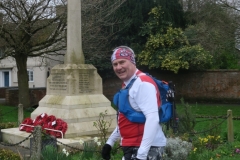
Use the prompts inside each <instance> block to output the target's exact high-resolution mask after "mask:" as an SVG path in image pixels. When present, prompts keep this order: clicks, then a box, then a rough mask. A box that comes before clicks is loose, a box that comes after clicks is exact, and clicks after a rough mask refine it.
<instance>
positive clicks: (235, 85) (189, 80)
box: [103, 70, 240, 103]
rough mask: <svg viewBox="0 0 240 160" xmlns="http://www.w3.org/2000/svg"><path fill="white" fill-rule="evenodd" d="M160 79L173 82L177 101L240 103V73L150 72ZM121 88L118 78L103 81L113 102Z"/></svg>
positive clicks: (222, 71)
mask: <svg viewBox="0 0 240 160" xmlns="http://www.w3.org/2000/svg"><path fill="white" fill-rule="evenodd" d="M149 73H150V74H151V75H152V76H154V77H157V78H158V79H162V80H166V81H173V83H174V84H175V89H176V99H177V101H180V99H181V98H184V100H185V101H186V102H199V103H201V102H203V103H240V71H237V70H212V71H211V70H209V71H204V72H181V73H179V74H174V73H171V72H164V71H149ZM120 87H121V81H120V80H118V78H109V79H106V80H104V81H103V92H104V95H105V96H106V97H107V98H108V99H110V100H112V97H113V95H114V93H115V92H116V91H118V90H119V89H120Z"/></svg>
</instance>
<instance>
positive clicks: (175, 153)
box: [164, 137, 192, 160]
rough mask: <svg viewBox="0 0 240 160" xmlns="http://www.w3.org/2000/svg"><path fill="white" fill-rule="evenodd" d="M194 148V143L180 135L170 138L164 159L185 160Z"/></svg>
mask: <svg viewBox="0 0 240 160" xmlns="http://www.w3.org/2000/svg"><path fill="white" fill-rule="evenodd" d="M191 150H192V144H191V143H190V142H187V141H183V140H181V139H180V138H179V137H176V138H168V139H167V145H166V147H165V156H164V160H175V159H177V160H185V159H186V158H187V156H188V154H189V153H190V151H191Z"/></svg>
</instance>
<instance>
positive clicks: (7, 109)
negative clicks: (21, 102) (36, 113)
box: [0, 105, 31, 123]
mask: <svg viewBox="0 0 240 160" xmlns="http://www.w3.org/2000/svg"><path fill="white" fill-rule="evenodd" d="M0 111H1V112H0V113H1V115H2V116H1V117H2V118H1V120H0V122H2V123H4V122H17V121H18V107H13V106H4V105H0ZM30 114H31V112H29V111H24V118H26V117H30Z"/></svg>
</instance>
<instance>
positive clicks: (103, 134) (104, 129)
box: [93, 110, 112, 144]
mask: <svg viewBox="0 0 240 160" xmlns="http://www.w3.org/2000/svg"><path fill="white" fill-rule="evenodd" d="M106 116H107V110H105V112H104V113H102V112H101V113H100V114H99V119H98V120H97V121H96V122H93V126H94V127H96V128H97V129H98V131H99V134H100V139H101V142H102V143H104V144H105V143H106V141H107V135H108V129H109V127H110V126H111V124H112V119H109V121H106V120H105V118H106Z"/></svg>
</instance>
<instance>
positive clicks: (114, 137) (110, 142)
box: [106, 126, 120, 146]
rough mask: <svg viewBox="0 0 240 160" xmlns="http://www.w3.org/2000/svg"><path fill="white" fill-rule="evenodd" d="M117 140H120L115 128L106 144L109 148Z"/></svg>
mask: <svg viewBox="0 0 240 160" xmlns="http://www.w3.org/2000/svg"><path fill="white" fill-rule="evenodd" d="M118 139H120V133H119V130H118V126H117V127H116V128H115V129H114V131H113V132H112V134H111V136H110V137H109V138H108V140H107V142H106V143H107V144H109V145H110V146H113V145H114V143H115V142H116V141H117V140H118Z"/></svg>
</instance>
